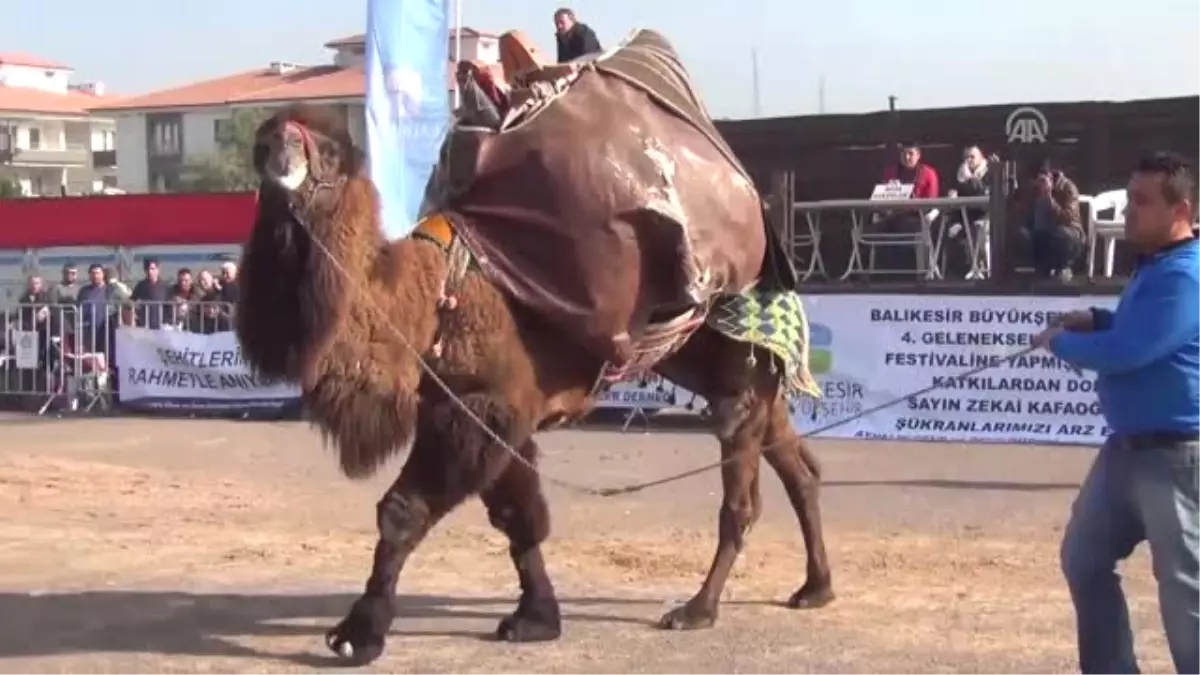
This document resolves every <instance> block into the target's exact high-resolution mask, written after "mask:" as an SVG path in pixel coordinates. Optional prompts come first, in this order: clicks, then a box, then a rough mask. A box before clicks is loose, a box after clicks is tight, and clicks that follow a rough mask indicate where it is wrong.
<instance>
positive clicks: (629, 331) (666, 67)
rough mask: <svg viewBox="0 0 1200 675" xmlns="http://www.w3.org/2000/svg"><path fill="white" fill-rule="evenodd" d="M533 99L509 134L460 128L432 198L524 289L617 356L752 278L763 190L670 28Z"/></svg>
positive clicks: (758, 258) (619, 359)
mask: <svg viewBox="0 0 1200 675" xmlns="http://www.w3.org/2000/svg"><path fill="white" fill-rule="evenodd" d="M539 87H540V89H539ZM526 105H527V107H526V108H524V109H518V110H517V111H515V113H514V115H515V116H514V117H511V118H510V119H509V120H507V121H506V123H505V124H504V125H503V126H502V127H501V128H500V129H499V130H492V129H484V128H471V127H470V126H466V125H460V126H458V127H456V128H455V129H454V130H453V131H452V132H451V134H450V135H449V136H448V137H447V139H446V142H445V144H444V146H443V154H442V159H441V162H440V164H439V167H438V171H437V173H436V176H437V179H436V182H437V184H438V185H437V187H436V190H435V192H436V193H438V194H440V195H441V197H440V200H438V201H435V203H434V204H431V207H432V208H439V207H440V208H442V209H444V210H447V211H449V212H450V213H451V214H452V215H453V216H454V218H455V220H456V221H457V222H458V224H459V229H460V234H461V235H462V236H463V238H464V239H465V241H466V242H467V244H468V246H469V247H470V248H471V249H472V251H473V253H475V255H476V258H477V261H478V263H479V264H480V267H481V268H482V270H483V272H484V273H485V274H487V275H488V276H489V278H491V280H492V281H493V282H494V283H497V284H498V285H499V286H500V287H502V288H503V289H505V290H506V291H507V292H508V293H509V294H510V295H511V296H512V297H513V298H514V300H516V301H518V302H520V303H522V304H524V305H526V306H527V307H529V308H531V309H533V310H534V311H536V312H538V313H540V314H541V315H543V316H544V317H545V318H546V319H548V320H549V321H551V322H553V323H555V324H557V325H558V326H559V327H561V328H562V329H564V330H566V331H568V332H569V333H571V334H573V335H575V336H576V337H577V338H578V339H580V340H581V341H582V342H583V343H585V344H586V345H587V346H589V347H590V348H591V349H593V350H594V351H595V352H596V353H597V355H598V356H600V357H602V358H605V359H608V360H609V361H611V362H613V363H614V364H617V365H620V364H624V363H625V362H626V361H627V360H628V359H629V358H630V357H631V356H632V355H633V354H632V352H631V347H632V341H634V340H636V339H637V337H638V336H639V335H640V333H641V332H642V330H644V328H645V326H646V325H647V322H648V320H649V319H650V317H651V313H652V312H656V311H657V312H658V314H659V315H660V316H661V315H662V314H665V313H667V312H678V311H681V310H683V309H685V308H688V307H692V306H696V305H703V304H706V303H707V302H708V301H709V300H710V299H711V298H712V297H713V296H714V294H717V293H722V292H739V291H741V290H744V289H745V288H747V287H750V286H752V285H753V284H754V282H755V281H756V279H757V277H758V275H759V272H760V268H761V267H762V263H763V253H764V248H765V246H766V233H765V232H764V222H763V212H762V207H761V203H760V201H759V196H758V193H757V192H756V190H755V189H754V187H753V184H752V183H751V181H750V179H749V178H748V177H747V175H746V172H745V170H744V169H743V167H742V166H741V165H740V164H739V163H738V161H737V159H736V157H734V155H733V153H732V152H731V151H730V150H729V148H728V147H727V146H726V144H725V143H724V141H723V140H722V139H721V137H720V135H719V134H718V133H717V131H716V130H715V129H714V128H713V125H712V122H711V120H710V118H709V116H708V114H707V112H706V111H705V110H704V108H703V106H702V105H701V104H700V102H699V99H698V97H697V96H696V95H695V93H694V92H693V90H692V87H691V84H690V80H689V78H688V76H687V74H686V72H685V71H684V69H683V67H682V65H681V64H680V63H679V59H678V57H677V56H676V54H675V52H674V50H673V49H672V48H671V47H670V45H669V44H667V42H666V40H665V39H663V38H662V36H661V35H659V34H657V33H655V32H653V31H649V30H642V31H638V32H637V33H635V34H634V36H633V37H632V38H631V39H630V40H629V41H627V43H626V44H625V45H624V46H622V47H620V48H618V49H617V50H616V51H615V52H613V53H611V54H608V55H601V56H600V57H598V58H597V59H595V60H593V61H591V62H590V63H586V64H585V65H583V67H582V68H581V69H580V71H579V74H578V77H577V79H575V80H574V81H573V82H571V83H570V84H569V85H565V86H563V85H562V84H561V83H560V85H559V89H558V90H557V91H553V90H550V85H546V84H545V83H538V84H537V85H534V87H533V94H532V100H531V102H530V103H528V104H526Z"/></svg>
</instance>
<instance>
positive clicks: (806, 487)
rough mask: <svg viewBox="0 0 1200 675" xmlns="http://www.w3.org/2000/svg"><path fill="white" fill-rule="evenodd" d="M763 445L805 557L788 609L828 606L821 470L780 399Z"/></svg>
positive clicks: (830, 580) (829, 580) (830, 592)
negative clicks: (796, 523)
mask: <svg viewBox="0 0 1200 675" xmlns="http://www.w3.org/2000/svg"><path fill="white" fill-rule="evenodd" d="M764 441H765V444H766V445H765V446H764V448H763V456H764V457H765V458H766V460H767V463H768V464H770V465H771V468H772V469H774V470H775V473H776V475H778V476H779V480H780V482H782V483H783V489H784V490H786V491H787V495H788V499H789V500H790V501H791V502H792V508H793V509H795V510H796V518H797V519H799V521H800V530H801V532H802V533H803V535H804V549H805V552H806V553H807V556H808V570H807V574H806V579H805V581H804V585H803V586H801V587H800V590H798V591H796V592H795V593H794V594H792V597H791V598H790V599H788V606H789V607H795V608H815V607H821V606H823V605H827V604H829V603H830V602H831V601H832V600H833V598H834V593H833V578H832V573H831V572H830V570H829V558H828V557H827V556H826V554H825V535H824V532H823V531H822V528H821V504H820V501H819V500H820V495H819V490H820V482H821V469H820V465H819V464H818V463H817V458H816V457H815V456H813V454H812V452H811V451H810V450H809V449H808V448H807V447H805V445H804V439H802V438H800V435H799V434H797V433H796V430H795V429H794V428H793V427H792V421H791V416H790V415H789V414H788V407H787V403H786V402H785V401H784V400H783V399H782V398H781V399H779V400H778V401H776V402H775V405H774V407H773V409H772V412H771V421H770V424H769V426H768V427H767V434H766V437H765V438H764Z"/></svg>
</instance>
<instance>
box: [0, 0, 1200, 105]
mask: <svg viewBox="0 0 1200 675" xmlns="http://www.w3.org/2000/svg"><path fill="white" fill-rule="evenodd" d="M563 2H568V3H569V2H570V0H464V5H463V8H462V12H463V23H464V25H467V26H471V27H473V28H477V29H480V30H484V31H490V32H495V33H499V32H503V31H505V30H509V29H514V28H517V29H521V30H523V31H525V32H526V33H527V34H528V35H530V36H531V37H532V38H533V40H534V41H535V42H536V43H537V44H538V45H539V46H541V48H542V50H543V51H545V52H547V53H549V54H551V55H553V53H554V49H553V47H554V42H553V39H554V38H553V22H552V16H553V12H554V10H555V9H556V8H557V7H559V6H560V5H561V4H562V3H563ZM567 6H570V7H571V8H572V9H574V10H575V12H576V14H577V15H578V16H579V18H580V20H581V21H583V22H585V23H587V24H589V25H591V26H592V27H593V29H594V30H595V31H596V33H597V34H598V35H599V37H600V40H601V42H602V44H603V45H604V46H605V47H608V46H610V45H612V44H614V43H616V42H617V41H619V40H620V39H622V38H623V37H624V36H626V35H627V34H628V33H629V31H630V30H632V29H634V28H639V27H645V28H653V29H655V30H658V31H660V32H661V33H663V34H664V35H665V36H666V37H667V38H668V39H669V40H671V42H672V43H673V44H674V45H675V48H676V49H677V50H678V51H679V53H680V55H681V56H682V58H683V62H684V65H685V66H686V67H687V68H688V70H689V72H690V73H691V74H692V77H693V79H694V81H695V83H696V85H697V87H698V88H699V89H700V93H701V96H702V97H703V99H704V100H705V102H706V104H707V105H708V107H709V111H710V113H711V114H712V115H713V116H714V117H730V118H746V117H756V116H763V117H784V116H789V115H803V114H814V113H817V112H820V111H821V110H820V101H821V98H822V97H821V96H820V94H819V91H820V89H821V85H820V83H821V82H822V81H823V82H824V91H825V95H824V111H825V112H829V113H852V112H865V111H872V110H880V109H884V108H886V107H887V104H888V100H887V99H888V96H889V95H894V96H896V97H897V106H898V107H899V108H901V109H903V108H910V109H914V108H932V107H945V106H960V105H981V104H989V103H1013V104H1017V103H1038V102H1052V101H1072V100H1129V99H1138V98H1154V97H1161V96H1181V95H1195V94H1197V93H1200V48H1198V45H1197V43H1198V42H1200V40H1198V38H1200V2H1197V0H1003V1H1000V2H989V1H986V0H984V1H977V0H975V1H972V0H956V1H954V2H946V1H944V0H925V1H924V2H923V3H921V4H917V2H913V3H912V4H908V3H904V2H899V1H897V0H891V1H883V0H817V1H816V2H812V1H811V0H790V1H789V0H691V1H687V0H576V2H575V3H574V4H568V5H567ZM0 8H2V9H3V12H2V15H3V20H2V21H0V51H23V52H30V53H33V54H36V55H38V56H42V57H45V58H49V59H53V60H56V61H65V62H67V63H68V64H70V65H72V66H74V67H75V68H76V71H77V72H76V77H75V81H95V80H100V81H103V82H105V84H106V86H107V88H108V90H109V91H111V92H114V93H118V94H141V93H146V92H149V91H153V90H155V89H161V88H166V87H170V86H175V85H179V84H185V83H187V82H189V81H195V80H198V79H204V78H208V77H217V76H221V75H224V74H229V73H233V72H239V71H244V70H250V69H253V68H256V67H263V66H266V65H267V64H268V63H269V62H271V61H293V62H299V63H306V64H317V63H326V62H328V61H329V59H330V57H331V53H330V52H329V51H328V50H325V49H324V48H323V47H322V45H323V44H324V43H325V42H326V41H328V40H331V39H333V38H337V37H342V36H345V35H350V34H354V33H361V32H363V31H364V30H365V29H366V0H346V1H344V2H338V1H337V0H185V1H183V2H168V1H166V0H105V1H104V2H101V3H96V2H95V0H86V1H85V0H54V1H53V2H32V1H28V0H0ZM755 53H757V61H758V64H759V91H760V96H759V98H758V102H757V105H756V102H755V97H754V86H753V75H752V73H753V63H754V60H755V57H754V54H755Z"/></svg>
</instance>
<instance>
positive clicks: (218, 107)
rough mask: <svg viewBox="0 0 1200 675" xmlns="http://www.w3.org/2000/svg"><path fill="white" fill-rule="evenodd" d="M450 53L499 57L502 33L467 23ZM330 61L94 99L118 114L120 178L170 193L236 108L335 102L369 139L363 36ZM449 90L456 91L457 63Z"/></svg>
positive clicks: (332, 46) (134, 187) (354, 131)
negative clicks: (105, 99)
mask: <svg viewBox="0 0 1200 675" xmlns="http://www.w3.org/2000/svg"><path fill="white" fill-rule="evenodd" d="M449 39H450V58H451V61H453V60H454V58H455V55H456V54H457V55H459V56H460V58H462V59H463V60H479V61H483V62H484V63H489V64H495V63H498V62H499V59H500V52H499V44H498V41H499V36H497V35H494V34H491V33H484V32H482V31H478V30H475V29H472V28H467V27H465V26H464V27H463V29H462V45H461V51H460V50H459V45H456V44H455V36H454V34H453V33H452V34H451V35H450V38H449ZM325 47H326V48H327V49H329V50H331V51H332V52H333V58H332V62H331V63H328V64H322V65H302V64H296V63H289V62H286V61H276V62H272V63H270V64H268V65H266V66H265V67H261V68H255V69H253V70H247V71H245V72H242V73H236V74H232V75H226V76H224V77H217V78H214V79H210V80H204V81H201V82H192V83H189V84H182V85H179V86H176V87H171V88H169V89H162V90H159V91H153V92H149V93H146V94H141V95H138V96H129V97H125V98H122V99H120V100H117V101H114V102H112V103H103V104H101V105H98V106H93V107H92V109H91V111H92V113H94V114H97V115H103V116H105V117H110V118H113V119H115V120H116V128H117V137H118V138H119V139H120V145H119V147H118V149H117V159H118V167H117V184H118V185H119V186H120V188H121V189H122V190H124V191H126V192H135V193H137V192H171V191H174V190H175V189H176V188H177V187H178V185H179V183H180V179H181V175H182V171H183V168H184V166H185V163H186V161H187V160H189V159H193V158H199V157H203V156H206V155H211V154H213V153H215V152H217V151H218V150H219V147H220V146H219V142H218V139H219V138H220V137H221V136H222V134H223V131H222V126H223V125H224V124H226V123H228V120H229V119H230V117H231V116H232V114H233V112H234V111H235V110H237V109H239V108H266V109H269V108H274V107H280V106H284V105H287V104H289V103H293V102H297V101H309V102H313V103H321V104H325V105H330V106H333V107H335V108H337V109H339V110H340V111H341V113H342V114H343V115H345V119H346V121H347V124H348V126H349V128H350V132H351V135H352V136H353V137H354V139H355V140H356V141H357V142H358V143H362V144H365V139H366V117H365V108H366V73H365V70H364V60H365V52H366V39H365V36H364V35H353V36H349V37H344V38H339V39H337V40H331V41H329V42H327V43H325ZM449 73H450V76H451V81H450V82H448V83H447V95H448V96H452V95H453V88H454V87H453V81H452V80H453V75H454V68H453V66H452V67H451V68H450V69H449Z"/></svg>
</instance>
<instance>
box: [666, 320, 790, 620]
mask: <svg viewBox="0 0 1200 675" xmlns="http://www.w3.org/2000/svg"><path fill="white" fill-rule="evenodd" d="M749 356H750V349H749V347H747V346H746V345H743V344H740V343H737V342H734V341H732V340H728V339H726V338H724V337H722V336H720V335H718V334H717V333H715V332H712V331H711V330H709V329H701V330H700V331H698V332H697V333H696V335H695V336H693V337H692V339H691V340H689V341H688V343H687V344H686V345H685V346H684V347H683V349H682V350H680V351H679V352H678V353H677V354H675V355H674V356H672V357H671V358H669V359H668V360H667V361H665V362H664V363H663V364H662V366H661V367H660V368H659V369H658V370H659V371H660V372H661V373H662V374H663V375H664V376H665V377H667V378H669V379H671V380H673V381H674V382H676V383H677V384H679V385H680V386H682V387H684V388H686V389H690V390H692V391H694V392H696V393H698V394H700V395H701V396H704V398H705V399H707V400H708V401H709V402H710V403H711V404H712V407H713V418H714V420H713V421H714V423H715V424H716V434H717V438H718V439H719V440H720V442H721V459H722V460H725V463H724V464H723V465H722V466H721V486H722V499H721V508H720V511H719V513H718V542H717V550H716V553H715V555H714V556H713V561H712V565H711V567H710V568H709V571H708V575H707V576H706V577H705V579H704V583H703V585H701V587H700V590H699V591H698V592H697V593H696V595H695V596H693V597H692V599H691V600H689V601H688V602H687V603H686V604H684V605H683V606H682V607H678V608H676V609H674V610H672V611H670V612H668V613H667V614H666V615H664V616H663V617H662V620H661V621H660V622H659V625H660V626H661V627H663V628H681V629H690V628H707V627H709V626H711V625H713V623H714V622H715V621H716V619H717V614H718V605H719V604H720V598H721V592H722V591H723V590H724V588H725V584H726V582H727V581H728V579H729V573H730V571H731V570H732V569H733V564H734V562H735V561H736V560H737V557H738V554H739V553H740V552H741V550H742V549H743V548H744V547H745V545H746V537H747V535H748V534H749V532H750V529H751V527H753V525H754V523H755V522H756V521H757V520H758V517H759V515H760V514H761V512H762V496H761V493H760V490H759V464H760V462H759V460H760V458H761V452H762V445H763V439H764V437H765V436H766V433H767V429H768V426H769V423H770V421H771V409H772V405H773V401H774V397H775V389H776V385H775V384H773V380H772V379H771V378H769V377H767V376H765V375H763V374H760V373H758V372H757V371H756V369H755V368H754V367H752V366H751V365H750V364H749V361H748V358H749Z"/></svg>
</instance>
